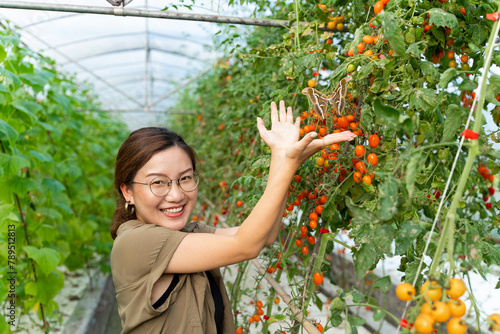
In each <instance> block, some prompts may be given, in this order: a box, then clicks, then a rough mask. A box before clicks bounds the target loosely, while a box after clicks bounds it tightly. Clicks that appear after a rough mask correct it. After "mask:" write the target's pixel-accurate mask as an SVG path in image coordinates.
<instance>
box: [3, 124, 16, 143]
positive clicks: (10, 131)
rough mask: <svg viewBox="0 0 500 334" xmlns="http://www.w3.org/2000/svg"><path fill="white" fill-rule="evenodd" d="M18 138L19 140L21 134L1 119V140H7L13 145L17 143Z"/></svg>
mask: <svg viewBox="0 0 500 334" xmlns="http://www.w3.org/2000/svg"><path fill="white" fill-rule="evenodd" d="M17 138H19V133H18V132H17V131H16V130H15V129H14V128H13V127H12V126H10V124H9V123H7V122H6V121H4V120H3V119H0V140H1V139H7V140H8V141H9V143H10V144H11V145H12V144H14V143H15V142H16V141H17Z"/></svg>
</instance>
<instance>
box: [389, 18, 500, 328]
mask: <svg viewBox="0 0 500 334" xmlns="http://www.w3.org/2000/svg"><path fill="white" fill-rule="evenodd" d="M499 29H500V24H499V25H497V27H496V30H495V33H494V36H497V35H498V31H499ZM492 54H493V47H491V48H490V50H489V52H488V54H487V55H486V59H489V58H491V56H492ZM487 75H488V73H487V71H485V70H484V69H483V74H482V76H481V78H480V81H479V82H478V87H481V84H482V83H483V82H484V80H486V79H487V78H486V77H487ZM480 94H481V91H480V92H479V94H476V96H475V97H474V100H473V102H472V106H471V108H470V111H469V116H468V117H467V122H466V123H465V130H464V131H466V130H468V129H469V125H470V121H471V119H472V113H473V111H474V109H475V108H476V102H477V100H478V97H479V95H480ZM465 137H466V136H462V138H461V139H460V144H459V146H458V150H457V154H456V155H455V160H454V161H453V165H452V167H451V170H450V175H449V176H448V180H447V181H446V186H445V188H444V191H443V194H442V197H441V201H440V202H439V207H438V210H437V213H436V217H435V218H434V222H433V224H432V227H431V230H430V233H429V237H428V238H427V242H426V244H425V248H424V251H423V253H422V257H421V259H420V262H419V264H418V269H417V271H416V272H417V274H416V275H415V278H414V279H413V283H412V285H413V286H415V284H416V283H417V279H418V276H419V273H420V270H421V269H422V264H423V262H424V257H425V255H426V253H427V249H428V248H429V244H430V241H431V239H432V233H433V232H434V229H435V227H436V225H437V221H438V219H439V214H440V213H441V209H442V207H443V205H444V201H445V198H446V194H447V192H448V188H449V186H450V184H451V178H452V176H453V172H454V171H455V167H456V165H457V162H458V158H459V156H460V153H461V151H462V146H463V143H464V141H465ZM410 303H411V301H408V302H406V306H405V310H404V312H403V315H402V316H401V319H404V318H405V316H406V313H407V312H408V306H409V305H410ZM400 330H401V322H400V323H399V324H398V328H397V330H396V333H399V331H400Z"/></svg>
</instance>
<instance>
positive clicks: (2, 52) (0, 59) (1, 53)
mask: <svg viewBox="0 0 500 334" xmlns="http://www.w3.org/2000/svg"><path fill="white" fill-rule="evenodd" d="M6 57H7V52H5V49H4V48H3V46H2V45H1V44H0V63H1V62H3V61H4V60H5V58H6Z"/></svg>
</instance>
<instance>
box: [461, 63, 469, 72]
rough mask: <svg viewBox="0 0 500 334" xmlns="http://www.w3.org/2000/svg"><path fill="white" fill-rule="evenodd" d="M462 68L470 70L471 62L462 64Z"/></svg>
mask: <svg viewBox="0 0 500 334" xmlns="http://www.w3.org/2000/svg"><path fill="white" fill-rule="evenodd" d="M460 68H461V69H462V71H468V70H469V69H470V67H469V64H462V66H461V67H460Z"/></svg>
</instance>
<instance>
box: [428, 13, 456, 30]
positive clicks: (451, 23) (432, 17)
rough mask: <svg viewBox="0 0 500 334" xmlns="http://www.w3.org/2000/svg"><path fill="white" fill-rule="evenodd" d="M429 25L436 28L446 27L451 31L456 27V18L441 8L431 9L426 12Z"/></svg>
mask: <svg viewBox="0 0 500 334" xmlns="http://www.w3.org/2000/svg"><path fill="white" fill-rule="evenodd" d="M427 13H428V14H429V24H430V25H435V26H437V27H448V28H451V29H454V28H457V27H458V20H457V17H456V16H455V15H453V14H450V13H447V12H445V11H444V10H442V9H441V8H432V9H430V10H429V11H428V12H427Z"/></svg>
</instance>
